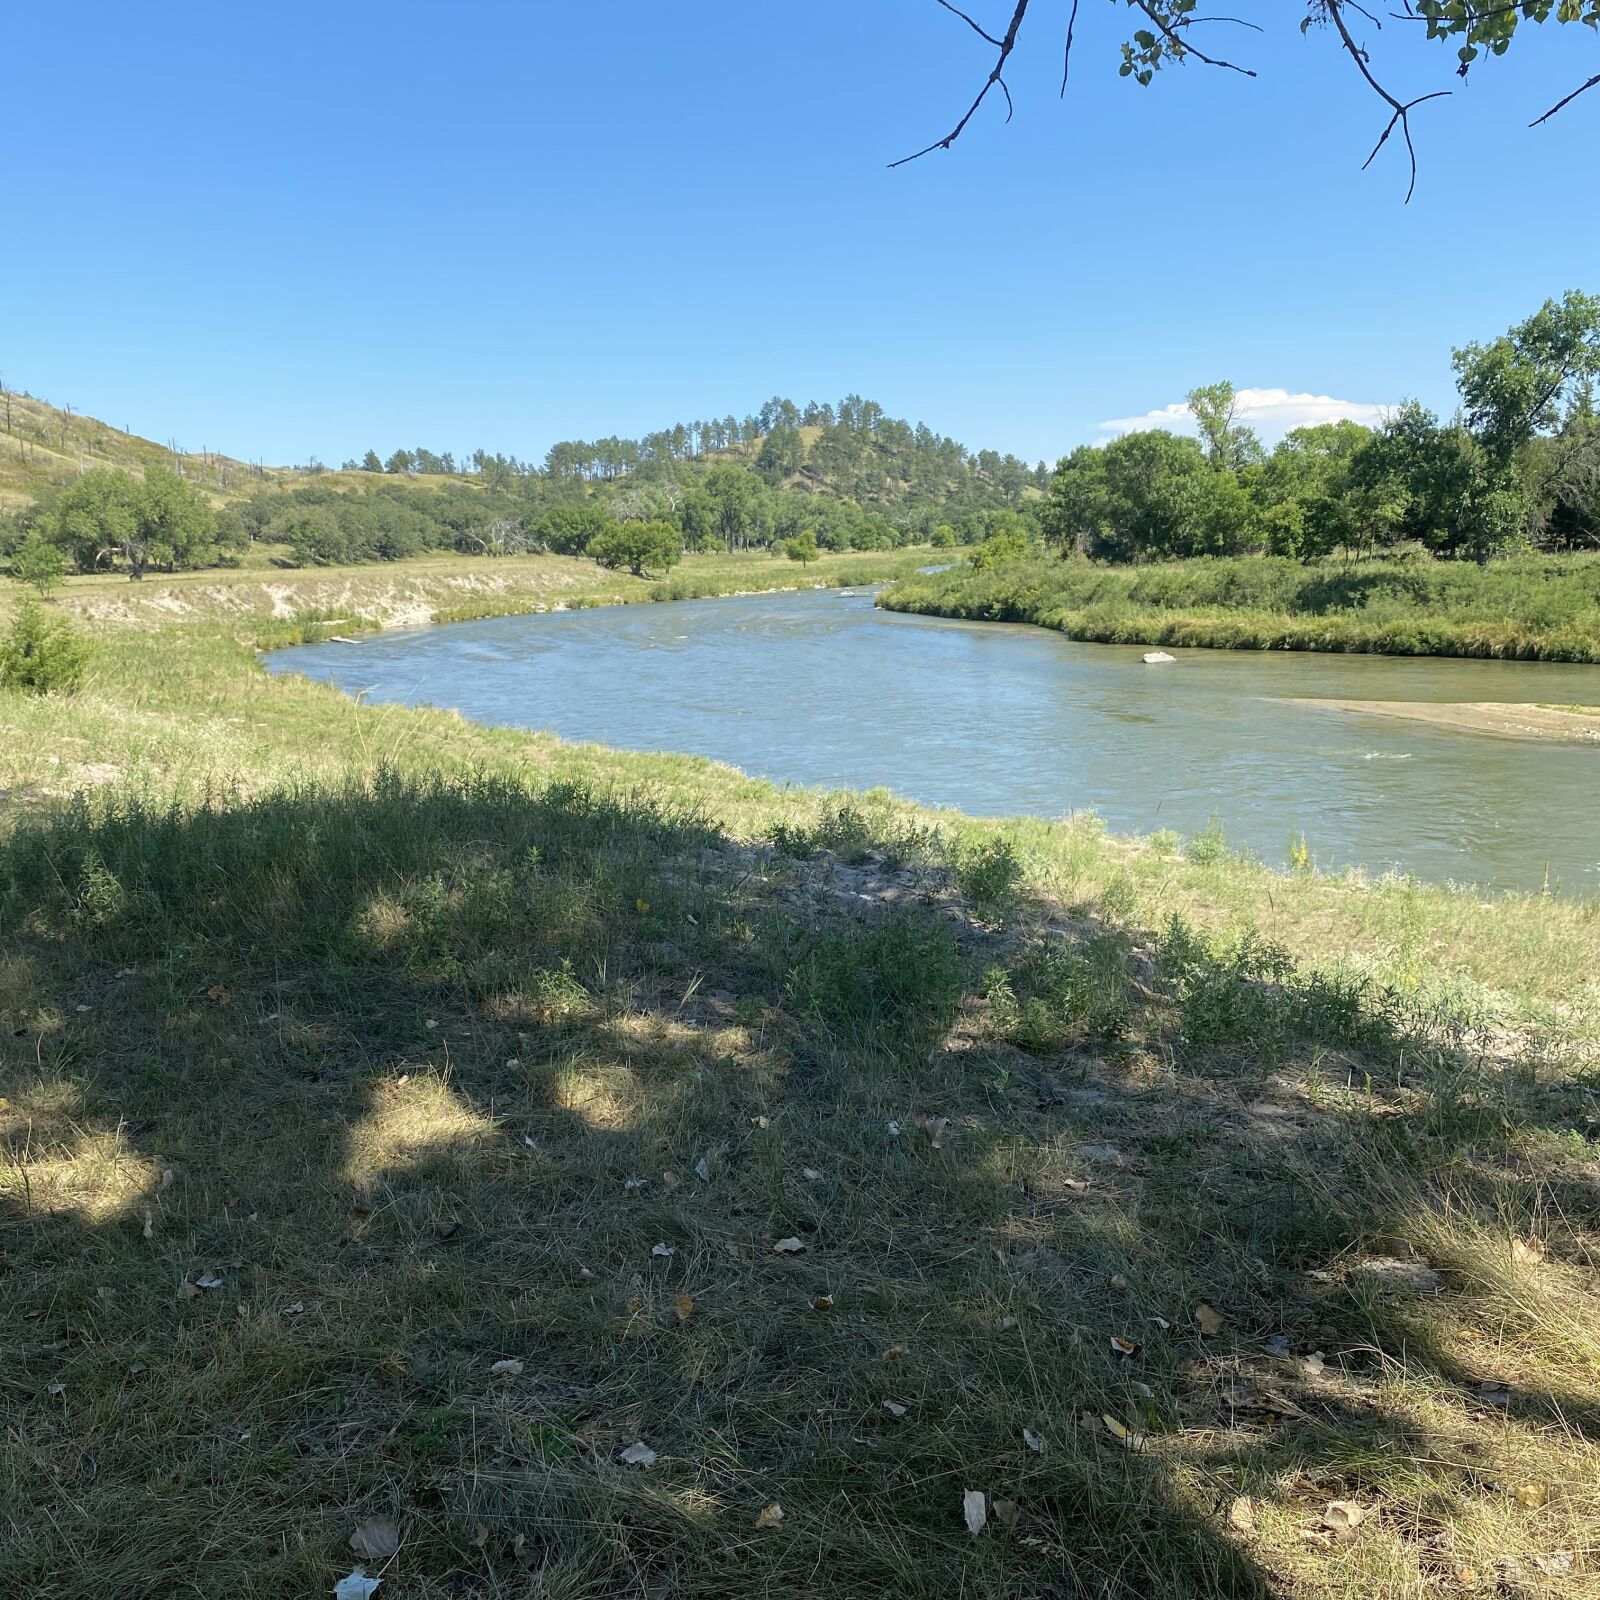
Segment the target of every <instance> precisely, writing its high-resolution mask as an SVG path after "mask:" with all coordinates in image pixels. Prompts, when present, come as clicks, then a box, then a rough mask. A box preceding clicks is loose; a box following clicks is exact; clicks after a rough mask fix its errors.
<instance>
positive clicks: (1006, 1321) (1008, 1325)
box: [995, 1317, 1017, 1333]
mask: <svg viewBox="0 0 1600 1600" xmlns="http://www.w3.org/2000/svg"><path fill="white" fill-rule="evenodd" d="M1016 1325H1017V1319H1016V1318H1015V1317H1001V1319H1000V1320H999V1321H998V1322H997V1323H995V1327H996V1328H997V1329H999V1331H1000V1332H1001V1333H1010V1332H1011V1330H1012V1329H1013V1328H1014V1327H1016Z"/></svg>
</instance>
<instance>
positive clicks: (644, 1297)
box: [0, 563, 1600, 1600]
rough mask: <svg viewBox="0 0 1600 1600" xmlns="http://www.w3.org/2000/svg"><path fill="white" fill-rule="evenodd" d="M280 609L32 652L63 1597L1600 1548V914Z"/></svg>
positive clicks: (29, 1213)
mask: <svg viewBox="0 0 1600 1600" xmlns="http://www.w3.org/2000/svg"><path fill="white" fill-rule="evenodd" d="M767 565H768V566H769V567H777V568H778V570H779V572H781V571H782V568H781V566H779V564H777V563H767ZM741 571H742V569H740V568H738V567H737V566H735V567H732V568H730V569H729V570H728V571H727V572H726V573H725V574H724V577H725V578H726V581H727V582H728V583H729V584H730V586H731V585H732V584H733V583H734V581H735V580H736V579H739V578H740V577H741ZM554 576H555V574H553V573H552V578H553V577H554ZM752 576H754V575H753V574H752ZM537 581H543V580H537ZM605 581H613V580H609V579H608V580H605ZM851 581H857V582H864V581H866V580H865V579H864V578H860V577H856V578H854V579H852V580H851ZM535 587H536V579H535V577H534V575H533V574H530V575H529V578H528V580H527V582H526V585H525V590H524V592H525V593H526V594H528V595H530V596H531V595H532V594H533V592H534V589H535ZM577 592H581V590H580V587H579V586H578V585H576V584H574V585H571V586H569V587H567V588H565V589H563V590H562V591H561V593H562V594H563V595H564V596H568V597H570V596H572V595H573V594H574V593H577ZM550 594H551V596H552V597H553V594H554V591H550ZM470 598H472V597H470V596H469V599H470ZM270 609H271V602H270V600H269V601H268V606H267V610H266V611H265V612H263V611H262V610H261V609H260V602H259V601H258V600H255V599H252V601H251V602H250V610H249V613H248V615H239V614H232V615H229V614H223V613H222V612H221V610H220V609H219V611H218V612H217V613H215V614H194V613H193V612H192V611H191V612H186V613H178V612H174V613H172V615H171V616H170V617H168V618H167V619H165V620H163V618H162V615H161V602H159V601H156V600H152V601H151V602H150V603H149V604H148V606H147V608H146V610H145V611H143V612H142V613H141V617H140V619H139V621H138V625H129V624H128V622H127V621H126V620H123V619H110V618H106V619H102V620H100V621H99V622H97V623H96V624H94V632H95V635H96V643H97V649H98V654H97V658H96V661H95V664H94V667H93V670H92V674H91V678H90V680H89V683H88V685H87V687H86V689H85V691H84V692H83V693H82V694H80V695H79V696H76V697H74V698H73V699H70V700H50V699H46V700H35V699H31V698H22V697H18V696H0V771H3V778H0V786H3V787H4V788H6V789H7V791H8V798H7V800H6V802H5V803H4V804H5V833H4V842H3V843H0V928H4V930H5V938H4V940H3V949H0V1096H3V1097H4V1098H3V1100H0V1124H3V1127H4V1140H5V1149H6V1160H5V1164H4V1165H3V1166H0V1218H3V1228H4V1246H5V1257H4V1265H5V1271H6V1293H5V1294H4V1296H0V1345H3V1347H4V1348H5V1349H7V1351H8V1352H12V1353H13V1355H12V1359H11V1361H10V1363H9V1364H8V1367H7V1370H6V1373H5V1376H4V1379H3V1380H0V1381H3V1382H4V1385H5V1388H6V1393H7V1398H8V1405H9V1408H10V1411H9V1428H10V1433H9V1437H10V1439H11V1441H12V1447H11V1449H10V1450H9V1451H8V1452H7V1454H6V1458H5V1462H4V1465H3V1466H0V1514H3V1515H4V1517H5V1520H6V1526H7V1527H8V1529H9V1530H10V1533H9V1536H8V1538H7V1539H5V1540H0V1589H3V1590H5V1591H6V1592H8V1593H9V1592H12V1591H16V1592H18V1593H34V1592H38V1593H50V1594H52V1595H53V1596H56V1597H58V1600H88V1597H89V1596H91V1595H95V1596H98V1595H102V1594H108V1593H117V1594H121V1593H166V1592H171V1591H173V1590H175V1589H179V1588H188V1589H189V1590H191V1591H192V1592H195V1593H198V1594H203V1595H206V1596H212V1595H215V1596H219V1597H220V1596H222V1595H224V1594H229V1595H239V1594H247V1595H260V1596H266V1595H279V1594H285V1595H287V1594H309V1593H317V1592H322V1591H326V1590H328V1589H330V1588H331V1587H332V1583H333V1581H334V1580H335V1579H336V1578H337V1577H339V1576H342V1575H343V1574H344V1573H345V1572H348V1571H349V1570H350V1568H351V1566H352V1565H354V1564H355V1562H356V1559H357V1557H356V1556H355V1555H354V1554H353V1553H352V1552H351V1551H350V1549H349V1548H348V1546H347V1541H348V1539H349V1537H350V1535H351V1534H352V1533H353V1532H354V1530H355V1529H356V1528H357V1527H358V1526H359V1525H364V1524H367V1523H369V1522H370V1521H371V1520H372V1519H374V1518H392V1519H394V1521H395V1523H396V1524H397V1532H398V1535H399V1538H400V1541H401V1543H400V1549H399V1554H398V1556H396V1557H394V1558H393V1559H392V1560H390V1559H388V1558H385V1557H381V1556H380V1557H376V1558H373V1559H371V1560H370V1561H369V1562H368V1565H369V1568H370V1570H371V1571H372V1572H373V1573H374V1575H377V1574H379V1573H380V1572H381V1575H382V1576H383V1577H384V1580H385V1583H386V1585H387V1584H388V1583H390V1582H393V1583H395V1584H396V1586H397V1587H396V1589H395V1592H396V1593H397V1594H399V1593H401V1592H404V1593H415V1594H417V1595H419V1596H428V1597H432V1596H440V1597H442V1596H444V1595H447V1594H449V1593H451V1592H459V1591H460V1590H461V1589H463V1588H475V1589H480V1590H482V1591H484V1592H486V1593H492V1592H496V1591H497V1590H501V1589H510V1588H512V1587H514V1586H518V1587H525V1586H527V1585H528V1584H530V1583H533V1584H536V1585H539V1586H542V1587H544V1588H547V1589H549V1590H551V1591H552V1592H556V1591H562V1592H569V1593H572V1594H575V1595H576V1594H589V1593H594V1594H601V1593H610V1592H619V1591H623V1590H626V1589H627V1587H628V1586H629V1585H630V1584H631V1583H634V1582H635V1581H636V1579H637V1577H638V1575H639V1574H640V1573H644V1572H648V1573H652V1574H655V1580H654V1581H657V1582H658V1583H659V1584H660V1586H661V1587H662V1588H663V1589H664V1590H668V1589H670V1590H672V1591H673V1592H678V1593H696V1594H703V1595H714V1594H730V1595H731V1594H734V1593H738V1594H749V1593H757V1592H767V1591H771V1590H776V1589H778V1588H783V1587H787V1588H791V1589H793V1590H795V1592H797V1593H803V1592H806V1591H807V1590H808V1589H809V1588H814V1587H815V1584H816V1581H817V1579H816V1574H817V1573H818V1572H819V1571H825V1572H826V1573H827V1574H828V1577H827V1587H828V1589H829V1592H830V1593H833V1594H839V1595H845V1596H855V1595H860V1596H863V1597H865V1596H866V1595H867V1594H869V1593H870V1594H878V1593H884V1592H891V1593H896V1594H903V1595H908V1596H920V1597H927V1600H932V1597H934V1596H943V1595H947V1594H950V1593H953V1592H957V1591H959V1590H960V1589H961V1588H963V1587H965V1588H967V1589H969V1590H971V1591H972V1592H983V1593H999V1592H1011V1591H1018V1592H1026V1591H1029V1590H1038V1591H1040V1592H1043V1591H1045V1590H1048V1589H1049V1588H1051V1587H1052V1586H1053V1585H1059V1582H1060V1574H1061V1572H1062V1571H1063V1570H1071V1571H1072V1572H1074V1573H1076V1574H1078V1575H1079V1578H1080V1579H1081V1580H1082V1581H1084V1582H1093V1583H1094V1584H1095V1585H1097V1587H1098V1589H1099V1590H1100V1591H1101V1592H1103V1593H1105V1594H1108V1595H1120V1596H1129V1597H1131V1596H1134V1595H1143V1594H1146V1593H1151V1592H1158V1591H1165V1592H1173V1593H1183V1594H1185V1595H1193V1596H1196V1597H1206V1596H1214V1597H1216V1600H1222V1597H1224V1596H1228V1597H1237V1596H1241V1595H1256V1594H1259V1595H1265V1594H1267V1593H1269V1592H1270V1593H1272V1594H1275V1595H1291V1596H1294V1597H1296V1600H1299V1597H1312V1596H1315V1597H1324V1596H1326V1597H1329V1600H1333V1597H1340V1600H1349V1597H1352V1596H1356V1595H1369V1594H1401V1593H1407V1592H1424V1591H1425V1590H1427V1589H1429V1588H1430V1587H1432V1586H1435V1585H1437V1584H1440V1583H1445V1584H1448V1585H1451V1586H1454V1587H1461V1588H1466V1587H1471V1586H1476V1585H1478V1584H1479V1583H1484V1582H1492V1581H1494V1579H1493V1577H1492V1576H1490V1575H1493V1574H1495V1573H1497V1572H1502V1573H1503V1572H1507V1571H1512V1570H1514V1571H1515V1572H1516V1573H1517V1574H1518V1576H1517V1579H1516V1581H1517V1583H1518V1585H1519V1586H1520V1588H1521V1589H1522V1591H1523V1592H1526V1593H1529V1594H1544V1593H1548V1594H1552V1595H1553V1594H1555V1593H1558V1592H1567V1593H1571V1592H1580V1591H1579V1590H1577V1589H1575V1588H1574V1585H1575V1584H1582V1583H1584V1582H1587V1581H1588V1580H1589V1578H1590V1577H1591V1576H1592V1570H1591V1563H1592V1561H1593V1556H1592V1552H1593V1550H1594V1549H1595V1548H1596V1546H1597V1544H1600V1490H1597V1488H1596V1485H1597V1484H1600V1447H1597V1445H1596V1443H1595V1429H1596V1427H1597V1426H1600V1423H1597V1420H1596V1419H1600V1379H1597V1377H1596V1374H1597V1372H1600V1303H1597V1297H1596V1294H1595V1290H1594V1284H1593V1275H1592V1268H1591V1264H1592V1261H1593V1259H1594V1254H1595V1251H1596V1250H1597V1248H1600V1236H1597V1228H1596V1222H1595V1216H1594V1210H1593V1205H1592V1195H1593V1192H1594V1185H1595V1182H1596V1177H1597V1170H1600V1165H1597V1152H1596V1147H1595V1142H1594V1138H1595V1130H1596V1127H1597V1125H1600V1124H1597V1114H1600V1107H1597V1106H1596V1103H1595V1099H1594V1094H1593V1082H1594V1072H1595V1068H1596V1049H1597V1044H1600V982H1597V979H1596V974H1597V973H1600V908H1597V907H1596V906H1594V905H1592V904H1585V903H1579V902H1573V901H1566V900H1561V899H1557V898H1550V897H1545V896H1538V895H1515V896H1506V897H1503V898H1498V899H1493V900H1487V901H1486V900H1481V899H1479V898H1477V897H1475V896H1472V895H1469V894H1465V893H1461V892H1457V891H1451V890H1447V889H1429V888H1426V887H1423V886H1420V885H1417V884H1415V883H1404V882H1398V881H1384V882H1378V883H1371V884H1368V883H1364V882H1363V881H1361V880H1360V879H1359V878H1353V877H1338V878H1329V877H1322V876H1319V875H1317V874H1314V873H1300V874H1288V875H1285V874H1277V873H1272V872H1269V871H1267V870H1265V869H1264V868H1262V867H1260V866H1259V865H1256V864H1254V863H1252V862H1249V861H1245V860H1241V859H1239V858H1238V857H1236V856H1235V855H1234V854H1233V853H1232V852H1231V851H1230V850H1229V848H1228V847H1227V845H1226V843H1225V841H1223V840H1221V839H1219V838H1217V837H1216V836H1214V835H1206V836H1201V837H1197V838H1193V839H1189V840H1183V839H1178V838H1176V837H1166V838H1161V837H1158V838H1155V839H1151V840H1146V841H1127V840H1117V839H1112V838H1109V837H1107V836H1106V835H1105V834H1104V832H1103V831H1102V830H1101V829H1100V828H1099V827H1098V826H1097V825H1096V824H1095V822H1094V821H1093V819H1092V818H1079V819H1077V820H1075V821H1071V822H1059V823H1049V822H1043V821H1036V822H1034V821H1024V822H1016V823H1010V824H999V823H985V822H979V821H975V820H973V819H970V818H965V817H962V816H960V815H958V814H955V813H950V812H938V811H930V810H927V809H924V808H919V807H916V806H912V805H908V804H905V803H903V802H900V801H897V800H895V799H893V798H892V797H890V796H887V795H885V794H883V793H881V792H879V793H875V794H867V795H840V794H831V795H830V794H823V793H819V792H817V791H809V790H798V789H794V788H781V787H777V786H774V785H771V784H767V783H762V782H759V781H756V780H752V779H746V778H743V777H740V776H738V775H737V774H734V773H732V772H730V771H729V770H728V769H726V768H722V767H718V766H716V765H715V764H714V763H711V762H707V761H704V760H699V759H696V758H692V757H671V756H644V755H629V754H622V753H618V752H614V751H608V750H604V749H601V748H599V747H596V746H573V745H564V744H561V743H560V742H559V741H557V740H554V739H551V738H548V737H544V736H529V735H526V734H523V733H518V732H515V731H513V730H507V729H491V728H483V727H478V726H474V725H473V724H470V723H467V722H465V721H463V720H462V719H461V718H459V717H457V716H455V715H453V714H451V713H449V712H443V711H435V710H427V709H407V708H403V707H398V706H371V705H362V704H357V703H356V702H354V701H352V700H350V699H348V698H346V697H345V696H343V695H341V694H339V693H337V692H336V691H334V690H333V689H331V688H328V687H326V686H322V685H318V684H313V683H310V682H307V681H305V680H304V679H299V678H295V677H288V676H286V677H279V678H270V677H268V676H267V675H266V674H265V673H264V672H263V671H262V670H261V668H260V666H259V664H258V662H257V660H256V656H255V647H256V645H257V644H259V643H260V642H262V640H263V638H267V637H270V635H271V633H272V631H273V630H276V629H283V628H287V627H289V626H291V625H293V624H294V618H293V617H292V616H291V617H289V618H283V617H279V618H276V619H274V618H273V617H272V616H271V615H270ZM73 791H80V798H77V799H74V798H73V797H72V796H73ZM635 1445H638V1446H639V1447H640V1448H638V1449H635V1448H634V1446H635ZM640 1463H644V1464H640ZM68 1489H69V1490H70V1492H67V1491H68ZM969 1495H981V1496H982V1497H983V1499H982V1510H983V1513H984V1519H985V1520H984V1525H983V1531H982V1532H981V1533H980V1534H978V1535H974V1534H972V1533H969V1531H968V1525H967V1523H966V1522H965V1520H964V1513H963V1506H964V1497H966V1496H969ZM774 1506H776V1507H778V1508H779V1509H780V1510H781V1513H782V1515H781V1519H780V1518H779V1516H778V1515H777V1513H776V1512H774V1511H773V1510H772V1509H771V1508H772V1507H774ZM1330 1506H1332V1507H1335V1508H1349V1507H1354V1510H1350V1509H1335V1510H1333V1511H1330V1510H1329V1508H1330ZM219 1526H225V1527H226V1528H227V1529H228V1530H229V1531H228V1534H227V1537H225V1538H221V1539H218V1538H216V1537H214V1536H213V1534H212V1532H211V1530H215V1529H216V1528H217V1527H219ZM597 1530H604V1532H603V1534H601V1533H599V1532H597ZM1086 1575H1093V1576H1092V1578H1091V1577H1089V1576H1086ZM1469 1577H1470V1579H1471V1583H1470V1584H1469V1582H1468V1579H1469ZM383 1592H384V1593H387V1592H388V1590H387V1588H386V1589H385V1590H384V1591H383Z"/></svg>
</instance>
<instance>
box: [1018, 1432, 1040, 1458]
mask: <svg viewBox="0 0 1600 1600" xmlns="http://www.w3.org/2000/svg"><path fill="white" fill-rule="evenodd" d="M1022 1442H1023V1443H1024V1444H1025V1445H1027V1447H1028V1448H1029V1449H1030V1450H1031V1451H1033V1453H1034V1454H1035V1455H1036V1456H1042V1455H1043V1454H1044V1452H1045V1443H1044V1440H1043V1439H1041V1438H1040V1437H1039V1435H1038V1434H1036V1433H1035V1432H1034V1431H1033V1429H1032V1428H1024V1429H1023V1430H1022Z"/></svg>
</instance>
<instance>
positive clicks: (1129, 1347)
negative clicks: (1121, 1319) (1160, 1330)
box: [1111, 1333, 1139, 1361]
mask: <svg viewBox="0 0 1600 1600" xmlns="http://www.w3.org/2000/svg"><path fill="white" fill-rule="evenodd" d="M1111 1350H1112V1353H1113V1354H1114V1355H1119V1356H1126V1357H1127V1358H1128V1359H1129V1360H1130V1361H1131V1360H1132V1359H1133V1357H1134V1356H1136V1355H1138V1353H1139V1342H1138V1340H1136V1339H1124V1338H1123V1337H1122V1335H1121V1334H1120V1333H1114V1334H1112V1335H1111Z"/></svg>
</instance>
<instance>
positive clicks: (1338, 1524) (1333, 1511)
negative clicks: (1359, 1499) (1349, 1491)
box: [1322, 1500, 1367, 1539]
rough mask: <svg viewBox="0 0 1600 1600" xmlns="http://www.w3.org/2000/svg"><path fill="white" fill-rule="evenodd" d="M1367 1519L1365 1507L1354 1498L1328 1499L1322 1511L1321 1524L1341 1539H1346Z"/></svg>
mask: <svg viewBox="0 0 1600 1600" xmlns="http://www.w3.org/2000/svg"><path fill="white" fill-rule="evenodd" d="M1366 1520H1367V1508H1366V1507H1365V1506H1361V1505H1357V1504H1356V1502H1355V1501H1354V1500H1330V1501H1329V1502H1328V1506H1327V1509H1326V1510H1325V1511H1324V1512H1323V1513H1322V1526H1323V1527H1324V1528H1326V1529H1327V1530H1328V1531H1329V1532H1330V1533H1333V1534H1337V1535H1338V1537H1339V1538H1341V1539H1348V1538H1349V1537H1350V1536H1351V1535H1352V1534H1354V1532H1355V1531H1356V1529H1357V1528H1359V1527H1360V1526H1361V1524H1362V1523H1363V1522H1365V1521H1366Z"/></svg>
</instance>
